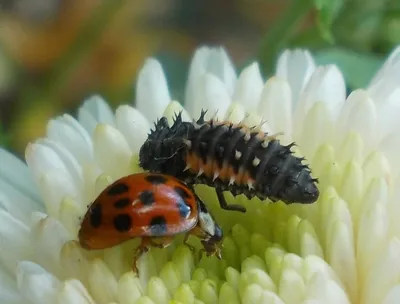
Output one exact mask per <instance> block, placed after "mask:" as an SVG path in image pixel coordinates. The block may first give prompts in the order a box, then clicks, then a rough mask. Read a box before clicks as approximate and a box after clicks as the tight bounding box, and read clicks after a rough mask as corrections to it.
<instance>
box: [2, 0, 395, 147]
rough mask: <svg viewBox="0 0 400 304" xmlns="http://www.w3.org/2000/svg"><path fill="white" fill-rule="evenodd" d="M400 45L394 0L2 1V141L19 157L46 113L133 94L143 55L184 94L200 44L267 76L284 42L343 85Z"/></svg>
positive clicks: (356, 82) (362, 80) (178, 95)
mask: <svg viewBox="0 0 400 304" xmlns="http://www.w3.org/2000/svg"><path fill="white" fill-rule="evenodd" d="M399 43H400V0H385V1H383V0H347V1H346V0H337V1H335V0H284V1H272V0H254V1H250V0H220V1H217V0H214V1H212V0H203V1H201V0H192V1H191V0H130V1H121V0H107V1H100V0H69V1H68V0H0V119H1V124H0V145H1V146H6V147H7V148H9V149H11V150H12V151H14V152H16V153H18V154H20V155H23V152H24V149H25V146H26V144H27V142H29V141H32V140H34V139H35V138H37V137H39V136H43V135H44V134H45V127H46V123H47V120H48V119H49V118H51V117H52V116H55V115H60V114H61V113H63V112H69V113H72V114H75V109H76V108H77V107H78V106H79V104H80V103H81V102H82V100H83V99H85V98H86V97H88V96H89V95H91V94H93V93H99V94H101V95H103V96H104V97H105V98H106V99H107V100H108V101H109V102H110V103H111V104H112V106H113V107H114V108H115V106H116V105H117V104H119V103H122V102H133V100H134V84H135V80H136V79H135V77H136V74H137V71H138V69H140V67H141V66H142V64H143V62H144V59H145V58H146V57H148V56H155V57H157V58H158V59H159V60H160V61H161V62H162V63H163V65H164V68H165V72H166V74H167V77H168V82H169V85H170V87H171V93H172V96H173V98H174V99H178V100H182V96H183V87H184V85H185V81H186V76H187V67H188V63H189V61H190V59H191V56H192V54H193V51H194V49H195V48H196V47H198V46H199V45H203V44H207V45H224V46H225V47H226V49H227V51H228V52H229V55H230V56H231V58H232V60H233V61H234V63H235V64H236V66H237V67H238V69H240V68H242V67H243V66H244V65H246V64H247V63H248V62H249V61H251V60H258V61H259V62H260V64H261V68H262V72H263V75H264V76H268V75H270V74H271V73H272V72H273V71H274V69H275V61H276V58H277V55H278V54H279V52H281V51H282V49H284V48H287V47H289V48H294V47H301V48H308V49H310V50H311V51H312V52H313V54H314V55H315V56H316V60H317V62H318V63H326V62H335V63H336V64H338V65H339V67H340V68H341V69H342V70H343V73H344V75H345V77H346V80H347V83H348V89H349V90H351V89H353V88H357V87H365V86H366V85H367V84H368V81H369V79H370V77H371V76H372V75H373V73H374V72H375V71H376V70H377V68H378V67H379V65H380V64H381V63H382V61H383V60H384V59H385V57H386V56H387V55H388V53H389V52H390V51H391V50H392V49H393V48H394V47H395V46H396V45H397V44H399Z"/></svg>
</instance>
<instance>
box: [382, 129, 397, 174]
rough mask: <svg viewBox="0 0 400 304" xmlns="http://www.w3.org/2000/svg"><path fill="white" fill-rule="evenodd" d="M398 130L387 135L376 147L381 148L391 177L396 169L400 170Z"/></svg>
mask: <svg viewBox="0 0 400 304" xmlns="http://www.w3.org/2000/svg"><path fill="white" fill-rule="evenodd" d="M399 131H400V130H393V132H392V133H391V134H389V135H387V136H386V137H385V138H384V139H383V140H382V141H381V142H379V143H378V145H377V146H379V147H381V150H382V152H383V154H384V155H385V157H386V158H387V160H388V162H389V164H390V165H391V169H392V170H393V173H392V174H393V175H394V174H395V173H397V172H398V170H396V169H397V168H400V157H399V151H400V133H399Z"/></svg>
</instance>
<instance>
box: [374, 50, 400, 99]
mask: <svg viewBox="0 0 400 304" xmlns="http://www.w3.org/2000/svg"><path fill="white" fill-rule="evenodd" d="M399 72H400V46H397V47H396V48H395V49H394V50H393V51H392V53H391V54H390V55H389V57H388V59H387V60H386V62H385V63H384V64H383V66H382V67H381V68H380V70H379V71H378V72H377V73H376V74H375V77H374V78H373V79H372V80H371V82H370V85H369V89H370V90H371V89H372V91H373V90H375V89H378V88H379V86H380V84H384V83H385V82H386V81H390V80H395V79H396V76H397V75H399ZM380 89H382V88H380ZM376 92H378V90H376Z"/></svg>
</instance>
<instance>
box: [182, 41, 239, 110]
mask: <svg viewBox="0 0 400 304" xmlns="http://www.w3.org/2000/svg"><path fill="white" fill-rule="evenodd" d="M206 73H210V74H212V75H214V76H216V77H217V78H218V79H219V80H221V82H222V83H223V84H224V86H225V89H226V91H227V93H228V95H229V96H232V94H233V92H234V88H235V84H236V73H235V70H234V67H233V64H232V63H231V60H230V59H229V57H228V54H227V53H226V51H225V50H224V49H223V48H208V47H200V48H198V49H197V50H196V51H195V53H194V55H193V58H192V60H191V63H190V67H189V76H188V82H187V85H186V92H185V108H186V109H187V110H188V112H189V114H190V115H191V116H192V117H196V116H198V115H199V113H197V107H196V105H195V102H196V95H197V86H198V83H199V81H200V79H201V77H202V76H203V75H204V74H206Z"/></svg>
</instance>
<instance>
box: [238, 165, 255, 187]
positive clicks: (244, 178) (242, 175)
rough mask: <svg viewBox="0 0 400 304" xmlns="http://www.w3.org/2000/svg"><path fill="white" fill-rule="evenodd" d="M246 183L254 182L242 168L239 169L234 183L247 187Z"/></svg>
mask: <svg viewBox="0 0 400 304" xmlns="http://www.w3.org/2000/svg"><path fill="white" fill-rule="evenodd" d="M248 182H251V183H254V182H255V180H254V179H252V178H251V177H250V174H249V171H247V170H245V169H244V168H243V167H240V168H239V173H238V175H237V176H236V183H237V184H238V185H245V184H246V185H247V183H248Z"/></svg>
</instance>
